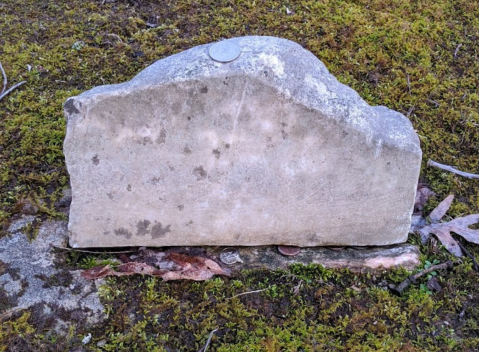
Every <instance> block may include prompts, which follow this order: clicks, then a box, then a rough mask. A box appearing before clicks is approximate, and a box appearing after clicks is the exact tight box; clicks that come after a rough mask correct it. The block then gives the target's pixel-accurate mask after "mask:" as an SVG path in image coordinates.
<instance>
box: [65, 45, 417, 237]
mask: <svg viewBox="0 0 479 352" xmlns="http://www.w3.org/2000/svg"><path fill="white" fill-rule="evenodd" d="M230 40H232V41H234V42H236V43H238V44H239V45H240V47H241V50H242V52H241V55H240V56H239V58H238V59H236V60H234V61H232V62H230V63H218V62H215V61H213V60H212V59H211V58H210V57H209V56H208V49H209V47H210V45H211V44H208V45H203V46H198V47H195V48H192V49H190V50H187V51H185V52H182V53H179V54H177V55H173V56H171V57H168V58H165V59H162V60H160V61H158V62H156V63H155V64H153V65H151V66H150V67H148V68H147V69H145V70H144V71H142V72H141V73H140V74H138V75H137V76H136V77H135V78H133V79H132V80H131V81H129V82H126V83H123V84H117V85H109V86H102V87H97V88H94V89H92V90H90V91H87V92H85V93H83V94H81V95H80V96H77V97H73V98H70V99H68V100H67V101H66V103H65V107H64V109H65V115H66V117H67V121H68V123H67V135H66V139H65V144H64V151H65V157H66V162H67V167H68V170H69V173H70V176H71V184H72V191H73V194H72V197H73V200H72V205H71V211H70V221H69V230H70V231H71V237H70V244H71V245H72V246H73V247H108V246H114V247H118V246H140V245H142V246H175V245H190V246H191V245H240V246H252V245H266V244H285V245H297V246H320V245H355V246H364V245H387V244H394V243H401V242H404V241H405V240H406V238H407V233H408V230H409V227H410V221H411V213H412V210H413V203H414V197H415V191H416V184H417V180H418V175H419V169H420V161H421V149H420V146H419V139H418V137H417V135H416V134H415V132H414V130H413V128H412V126H411V123H410V122H409V120H408V119H407V118H406V117H404V116H403V115H401V114H400V113H398V112H395V111H392V110H389V109H387V108H385V107H382V106H378V107H370V106H369V105H368V104H366V103H365V102H364V101H363V100H362V99H361V98H360V97H359V95H358V94H357V93H356V92H355V91H353V90H352V89H350V88H349V87H347V86H345V85H342V84H340V83H339V82H338V81H337V80H336V79H335V78H334V77H333V76H332V75H331V74H329V72H328V70H327V69H326V67H325V66H324V64H323V63H321V62H320V61H319V60H318V59H317V58H316V57H315V56H314V55H313V54H311V53H310V52H308V51H306V50H305V49H303V48H302V47H301V46H299V45H298V44H295V43H293V42H291V41H287V40H284V39H279V38H273V37H241V38H234V39H230Z"/></svg>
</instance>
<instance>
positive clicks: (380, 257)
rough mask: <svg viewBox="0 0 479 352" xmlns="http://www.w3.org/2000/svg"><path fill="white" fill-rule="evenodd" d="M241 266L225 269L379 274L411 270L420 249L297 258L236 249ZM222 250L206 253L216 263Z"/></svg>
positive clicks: (270, 249)
mask: <svg viewBox="0 0 479 352" xmlns="http://www.w3.org/2000/svg"><path fill="white" fill-rule="evenodd" d="M236 249H237V250H238V251H239V255H240V258H241V260H242V261H243V263H236V264H233V265H230V266H228V267H229V268H230V269H232V271H233V272H234V271H239V270H242V269H268V270H274V269H287V268H288V266H290V265H291V264H296V263H301V264H305V265H308V264H312V263H314V264H322V265H323V266H325V267H326V268H335V269H337V268H340V269H344V268H347V269H349V270H351V271H353V272H380V271H383V270H390V269H395V268H398V267H403V268H405V269H407V270H413V269H415V268H416V267H417V266H418V265H419V264H420V259H419V249H418V248H417V247H416V246H413V245H411V244H400V245H392V246H385V247H344V248H342V249H340V250H333V249H330V248H328V247H310V248H301V251H300V252H299V254H297V255H296V256H284V255H282V254H280V253H279V252H278V249H277V247H276V246H263V247H240V248H236ZM222 250H224V247H221V248H212V249H211V251H210V250H207V252H209V253H210V254H212V255H213V256H215V257H216V258H217V260H218V261H220V260H219V255H220V253H221V251H222Z"/></svg>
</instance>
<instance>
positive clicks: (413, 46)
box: [0, 0, 479, 351]
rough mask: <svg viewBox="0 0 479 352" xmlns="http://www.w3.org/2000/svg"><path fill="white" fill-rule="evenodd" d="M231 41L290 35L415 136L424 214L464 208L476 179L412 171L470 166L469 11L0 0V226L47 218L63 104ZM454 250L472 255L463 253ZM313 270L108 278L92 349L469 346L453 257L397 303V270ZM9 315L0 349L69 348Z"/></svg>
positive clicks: (374, 2)
mask: <svg viewBox="0 0 479 352" xmlns="http://www.w3.org/2000/svg"><path fill="white" fill-rule="evenodd" d="M287 10H288V11H287ZM289 12H291V13H290V14H288V13H289ZM240 35H274V36H280V37H284V38H288V39H291V40H294V41H296V42H298V43H300V44H301V45H303V46H304V47H305V48H307V49H308V50H310V51H312V52H313V53H314V54H315V55H316V56H317V57H318V58H319V59H321V60H322V61H323V62H324V63H325V64H326V66H327V67H328V69H329V70H330V71H331V73H332V74H334V75H335V76H336V77H337V78H338V79H339V80H340V81H341V82H343V83H345V84H347V85H349V86H351V87H352V88H354V89H355V90H357V91H358V92H359V94H360V95H361V96H362V97H363V98H364V99H366V100H367V101H368V102H369V103H370V104H373V105H385V106H388V107H389V108H392V109H395V110H398V111H400V112H403V113H404V114H405V115H407V116H408V117H409V118H410V119H411V121H412V123H413V125H414V127H415V128H416V130H417V132H418V134H419V136H420V139H421V145H422V149H423V152H424V164H423V166H424V167H423V169H422V176H421V178H422V180H423V181H426V182H428V183H429V184H430V186H431V188H432V190H433V191H435V192H437V194H438V196H437V198H436V199H433V200H432V201H431V202H430V203H429V204H428V205H427V207H426V211H427V210H430V209H432V208H433V207H434V206H435V205H437V203H438V201H440V200H441V199H442V198H444V196H445V195H447V194H449V193H454V194H455V195H456V196H457V201H456V202H455V203H454V204H453V207H452V208H451V210H450V212H449V213H448V214H449V215H450V216H459V215H464V214H469V213H477V212H478V211H479V187H478V183H477V182H478V181H477V180H467V179H464V178H461V177H459V176H456V175H454V174H451V173H447V172H443V171H440V170H438V169H431V168H427V167H426V166H425V163H426V161H427V159H433V160H435V161H438V162H442V163H445V164H450V165H454V166H457V167H458V168H460V169H463V170H465V171H469V172H475V173H477V172H478V171H479V158H478V154H479V128H478V127H479V113H478V110H477V109H478V105H479V104H478V102H479V94H478V93H477V87H478V86H479V76H478V75H477V72H479V59H478V52H479V45H478V44H477V40H478V37H479V3H478V2H475V1H466V0H454V1H453V0H424V1H415V0H324V1H318V0H314V1H313V0H301V1H273V0H264V1H263V0H256V1H246V0H244V1H241V0H236V1H233V0H230V1H227V0H198V1H191V0H190V1H186V0H179V1H173V0H165V1H155V2H152V1H146V0H136V1H135V0H130V1H126V0H117V1H100V0H96V1H93V0H87V1H68V2H64V1H58V0H52V1H33V0H22V1H19V0H6V1H2V2H1V3H0V62H1V63H2V64H3V67H4V69H5V71H6V73H7V76H8V78H9V82H10V85H12V84H14V83H16V82H19V81H21V80H26V81H27V84H25V85H23V86H21V87H20V88H18V89H17V90H15V91H13V92H12V93H10V94H9V95H8V96H6V97H5V98H4V99H3V100H2V101H0V224H1V228H0V230H1V231H2V232H3V233H4V231H5V229H6V227H7V226H8V224H9V222H10V221H11V220H12V219H14V218H16V217H19V216H21V215H22V214H26V213H33V214H35V215H37V216H38V217H39V218H40V219H45V218H60V217H62V216H63V215H62V213H61V212H60V211H59V209H58V208H57V207H56V206H55V202H56V201H57V200H58V199H59V198H60V196H61V192H62V189H63V188H65V187H67V186H68V175H67V173H66V169H65V164H64V159H63V154H62V142H63V138H64V132H65V122H64V118H63V114H62V104H63V102H64V101H65V99H66V98H68V97H69V96H72V95H76V94H79V93H80V92H82V91H84V90H86V89H89V88H91V87H93V86H96V85H102V84H109V83H118V82H123V81H126V80H129V79H130V78H132V77H133V76H134V75H135V74H137V73H138V72H139V71H140V70H142V69H143V68H145V67H146V66H148V65H150V64H151V63H152V62H154V61H155V60H157V59H160V58H162V57H165V56H168V55H171V54H174V53H176V52H179V51H181V50H184V49H187V48H190V47H192V46H195V45H199V44H204V43H208V42H212V41H215V40H218V39H221V38H229V37H233V36H240ZM28 68H30V69H28ZM372 211H373V210H372ZM466 246H468V248H469V249H470V250H471V251H472V252H473V253H474V254H475V255H476V257H477V255H478V252H479V251H478V250H477V246H473V245H468V244H466ZM423 254H424V260H426V259H429V260H430V261H432V259H433V258H435V256H439V257H441V258H439V259H445V258H444V257H445V254H443V253H442V252H440V253H439V254H435V253H434V251H432V250H431V249H429V248H426V247H423ZM318 270H319V271H320V272H318V273H316V271H318ZM321 270H322V269H319V268H295V269H293V270H292V272H291V273H289V274H286V273H280V272H273V273H271V272H262V273H261V272H251V273H244V274H243V275H242V276H240V277H236V278H233V279H215V280H211V281H208V282H204V283H189V282H182V283H163V282H160V281H157V280H152V279H148V278H136V279H132V278H127V279H117V280H111V281H109V284H108V285H107V286H106V287H105V292H104V294H105V296H104V299H105V302H108V304H110V305H111V312H110V318H109V320H108V321H107V323H106V324H104V325H102V326H100V327H97V328H96V330H95V331H93V332H92V333H93V336H94V337H93V340H94V341H95V343H96V342H97V341H98V340H101V339H103V338H105V339H107V344H106V345H105V347H104V348H103V350H111V351H116V350H122V349H123V350H125V351H126V350H129V351H130V350H131V351H133V350H138V351H143V350H151V351H153V350H155V348H156V349H157V350H158V351H161V350H162V348H163V350H165V351H169V350H184V351H193V350H198V349H199V347H200V346H201V345H202V344H204V343H205V341H206V338H207V337H208V334H209V333H210V331H211V330H213V329H214V328H217V327H218V328H220V330H219V331H218V332H217V335H216V336H217V337H216V338H214V339H213V341H212V344H211V346H210V347H209V350H211V351H214V350H216V351H242V350H245V351H247V350H249V351H279V350H282V351H301V350H304V351H313V350H318V351H321V350H341V349H343V350H365V351H367V350H371V351H383V350H391V351H396V350H401V349H402V350H405V351H426V350H427V351H434V350H438V351H439V350H441V351H443V350H448V349H450V350H458V351H467V350H471V351H472V350H474V348H475V347H474V343H476V344H477V343H478V342H479V341H478V340H477V336H478V334H479V330H478V329H479V328H478V321H479V312H478V308H477V305H473V304H472V302H478V301H479V297H478V295H477V293H476V292H475V286H476V285H477V283H478V275H477V273H475V272H473V271H472V270H471V264H470V262H469V260H468V259H465V260H463V262H462V263H457V265H456V266H455V269H454V271H453V272H450V273H447V274H444V276H443V277H442V280H443V286H444V290H443V291H442V292H441V293H439V294H433V295H429V294H428V293H427V292H425V291H424V290H421V289H420V288H418V287H412V288H410V289H409V290H408V291H407V293H406V295H405V296H404V297H400V298H398V297H395V296H394V295H392V294H391V293H389V292H388V291H387V290H383V289H381V288H378V287H376V286H377V282H380V281H381V280H383V279H386V280H389V279H391V278H388V277H387V276H388V275H389V276H391V275H398V277H397V278H396V279H397V280H394V281H399V279H400V278H404V276H405V273H399V274H398V273H391V274H388V275H386V276H381V277H379V278H376V281H374V280H373V278H368V277H367V276H362V275H359V276H357V277H356V279H355V276H354V275H353V274H348V273H346V272H327V271H326V272H323V271H321ZM326 273H328V274H326ZM325 275H326V276H327V277H324V276H325ZM378 280H379V281H378ZM299 282H301V286H300V288H299V289H298V290H299V291H298V293H297V294H295V287H297V285H299ZM353 284H354V285H355V287H358V288H360V289H361V292H356V291H355V290H352V289H351V288H350V287H351V286H352V285H353ZM149 287H150V288H149ZM151 287H154V289H152V288H151ZM266 287H270V288H269V289H268V290H267V291H264V292H261V293H259V294H250V295H245V296H241V297H238V298H234V299H231V300H227V299H226V297H231V296H232V295H234V294H237V293H240V292H243V291H248V290H255V289H259V288H266ZM474 300H475V301H474ZM132 312H134V313H135V315H134V316H133V315H131V317H130V313H132ZM461 313H462V315H461ZM18 314H20V315H17V316H13V317H12V319H10V320H8V321H6V322H4V323H3V325H2V330H1V332H0V341H1V343H3V345H4V346H7V347H5V349H6V350H8V349H10V350H15V349H14V348H17V347H15V346H20V347H18V348H17V350H22V351H24V350H25V351H26V350H29V348H30V350H35V348H37V349H38V348H40V347H41V346H43V347H42V348H44V350H45V348H46V349H49V348H50V349H54V348H58V349H59V350H66V349H68V348H70V347H68V346H72V345H75V344H78V343H79V341H78V338H77V334H78V333H85V331H83V330H82V328H81V327H76V328H75V329H76V330H75V329H73V330H74V331H73V330H72V331H73V332H72V336H71V339H61V340H56V339H55V337H54V335H48V334H45V332H44V331H35V328H34V321H35V317H34V316H31V315H29V314H30V313H29V312H22V313H18ZM445 322H447V324H446V323H445ZM32 324H33V325H32ZM22 341H23V342H22ZM80 344H81V343H80ZM22 346H23V347H22ZM25 346H26V347H25ZM45 346H47V347H45ZM55 346H56V347H55ZM87 346H88V345H87ZM91 346H96V344H91ZM135 346H136V347H135ZM148 346H150V347H148ZM155 346H156V347H155ZM162 346H163V347H162ZM93 349H94V348H93Z"/></svg>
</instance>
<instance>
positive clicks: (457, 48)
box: [454, 44, 462, 58]
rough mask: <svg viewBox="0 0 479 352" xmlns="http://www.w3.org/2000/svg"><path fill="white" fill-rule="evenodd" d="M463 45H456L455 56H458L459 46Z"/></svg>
mask: <svg viewBox="0 0 479 352" xmlns="http://www.w3.org/2000/svg"><path fill="white" fill-rule="evenodd" d="M461 46H462V44H459V45H458V46H457V47H456V50H454V58H455V57H456V56H457V52H458V51H459V48H460V47H461Z"/></svg>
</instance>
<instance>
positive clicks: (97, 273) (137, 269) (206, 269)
mask: <svg viewBox="0 0 479 352" xmlns="http://www.w3.org/2000/svg"><path fill="white" fill-rule="evenodd" d="M131 258H133V259H134V260H135V261H134V262H127V263H123V264H121V265H119V266H118V269H117V270H116V271H115V270H113V269H112V268H111V267H110V266H109V265H106V266H102V267H96V268H92V269H89V270H84V271H83V272H82V276H83V277H84V278H86V279H88V280H94V279H99V278H103V277H106V276H124V275H134V274H141V275H150V276H160V277H161V278H163V280H165V281H168V280H195V281H203V280H208V279H209V278H211V277H212V276H213V275H226V276H229V271H227V270H223V269H222V268H221V267H220V266H219V265H218V264H217V263H216V262H214V261H213V260H211V259H208V258H203V257H191V256H188V255H185V254H179V253H168V254H166V255H165V253H163V252H155V251H153V250H144V249H142V250H140V251H139V253H138V254H137V255H134V256H131ZM140 260H142V261H146V262H147V263H145V262H140ZM152 263H153V264H154V265H156V266H157V267H155V266H153V265H150V264H152Z"/></svg>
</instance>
